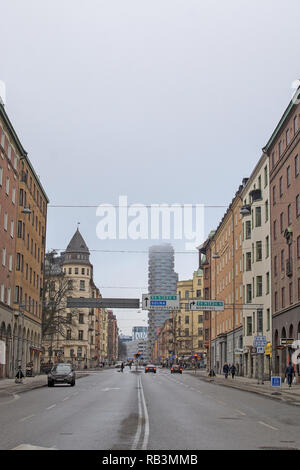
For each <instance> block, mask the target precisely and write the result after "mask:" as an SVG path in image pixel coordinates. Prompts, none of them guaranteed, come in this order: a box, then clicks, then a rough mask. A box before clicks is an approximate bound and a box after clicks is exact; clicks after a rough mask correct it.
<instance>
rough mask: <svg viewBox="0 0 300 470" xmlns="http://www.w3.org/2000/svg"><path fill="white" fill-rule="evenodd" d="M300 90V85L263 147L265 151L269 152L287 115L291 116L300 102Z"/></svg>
mask: <svg viewBox="0 0 300 470" xmlns="http://www.w3.org/2000/svg"><path fill="white" fill-rule="evenodd" d="M299 90H300V87H298V88H297V90H296V91H295V93H294V95H293V98H292V99H291V101H290V102H289V104H288V107H287V108H286V110H285V111H284V113H283V115H282V117H281V119H280V121H279V123H278V124H277V126H276V128H275V130H274V131H273V134H272V135H271V137H270V139H269V140H268V142H267V144H266V145H265V146H264V147H263V149H262V150H263V152H265V153H268V151H269V150H270V148H271V147H272V145H273V143H274V141H275V139H276V137H277V136H278V134H279V133H280V132H281V129H282V127H283V126H284V125H285V124H286V120H287V117H288V116H289V114H290V112H291V111H292V110H294V109H295V107H296V106H297V104H298V103H299V101H298V99H299V98H298V97H299Z"/></svg>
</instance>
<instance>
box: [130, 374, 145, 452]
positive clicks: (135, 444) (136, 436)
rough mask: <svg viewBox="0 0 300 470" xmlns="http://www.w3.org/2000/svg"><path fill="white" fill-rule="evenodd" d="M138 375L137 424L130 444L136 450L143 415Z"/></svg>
mask: <svg viewBox="0 0 300 470" xmlns="http://www.w3.org/2000/svg"><path fill="white" fill-rule="evenodd" d="M140 379H141V378H140V377H138V380H137V387H138V408H139V417H138V425H137V430H136V434H135V438H134V441H133V444H132V446H131V450H136V448H137V445H138V442H139V440H140V435H141V431H142V422H143V415H142V405H141V393H140Z"/></svg>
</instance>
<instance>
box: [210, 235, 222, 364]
mask: <svg viewBox="0 0 300 470" xmlns="http://www.w3.org/2000/svg"><path fill="white" fill-rule="evenodd" d="M212 258H213V259H214V260H215V300H217V259H219V258H220V256H219V254H218V253H217V251H216V241H215V253H214V254H213V255H212ZM210 315H211V312H210ZM215 338H216V341H215V365H216V364H217V312H215ZM210 364H211V354H210ZM210 369H211V366H210Z"/></svg>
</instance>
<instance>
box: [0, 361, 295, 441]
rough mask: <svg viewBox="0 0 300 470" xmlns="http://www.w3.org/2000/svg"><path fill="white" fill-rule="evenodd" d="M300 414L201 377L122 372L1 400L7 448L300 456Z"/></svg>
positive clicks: (0, 423) (0, 433) (0, 437)
mask: <svg viewBox="0 0 300 470" xmlns="http://www.w3.org/2000/svg"><path fill="white" fill-rule="evenodd" d="M299 418H300V407H299V408H298V407H297V406H292V405H288V404H285V403H281V402H279V401H275V400H271V399H268V398H265V397H263V396H259V395H257V394H253V393H249V392H245V391H240V390H237V389H232V388H228V387H222V386H220V385H217V384H214V383H207V382H205V381H203V380H201V379H199V378H197V377H194V376H193V375H190V374H188V373H183V375H179V374H174V375H171V374H170V372H169V371H168V370H166V369H159V370H158V373H157V374H156V375H155V374H152V373H151V374H150V373H149V374H144V372H143V371H141V373H138V374H137V373H135V372H130V371H129V369H128V368H126V369H125V371H124V372H123V373H121V372H118V371H117V370H115V369H111V370H106V371H99V372H91V374H90V375H89V376H87V377H84V378H81V379H78V380H77V382H76V385H75V387H69V386H63V385H59V386H56V387H54V388H48V387H42V388H38V389H35V390H31V391H29V392H25V393H22V394H19V395H14V396H12V395H5V394H3V395H2V396H1V397H0V449H1V450H4V449H15V448H21V449H23V448H26V446H28V445H30V446H36V447H43V448H47V449H49V448H51V449H58V450H59V449H82V450H84V449H86V450H99V449H103V450H109V449H112V450H123V449H126V450H135V449H137V450H138V449H145V450H166V449H169V450H173V449H174V450H178V449H180V450H183V449H184V450H196V449H239V450H240V449H287V448H290V449H296V448H297V449H300V419H299Z"/></svg>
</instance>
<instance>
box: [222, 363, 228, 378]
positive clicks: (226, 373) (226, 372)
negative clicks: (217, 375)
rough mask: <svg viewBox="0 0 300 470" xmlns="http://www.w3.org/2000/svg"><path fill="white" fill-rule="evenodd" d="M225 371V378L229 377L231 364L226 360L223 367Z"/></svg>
mask: <svg viewBox="0 0 300 470" xmlns="http://www.w3.org/2000/svg"><path fill="white" fill-rule="evenodd" d="M223 372H224V374H225V379H227V377H228V373H229V366H228V364H227V363H226V362H225V364H224V367H223Z"/></svg>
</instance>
